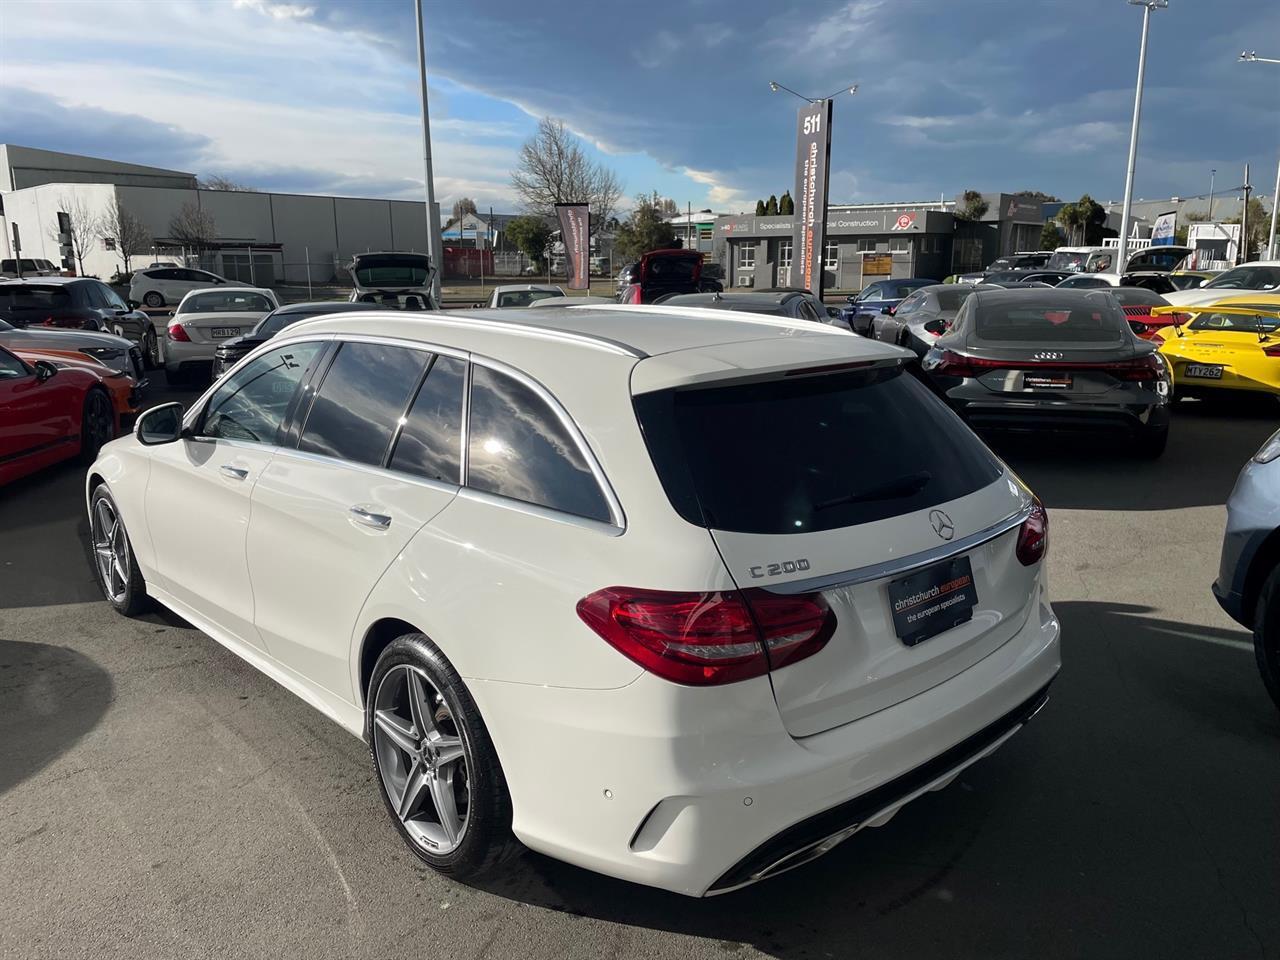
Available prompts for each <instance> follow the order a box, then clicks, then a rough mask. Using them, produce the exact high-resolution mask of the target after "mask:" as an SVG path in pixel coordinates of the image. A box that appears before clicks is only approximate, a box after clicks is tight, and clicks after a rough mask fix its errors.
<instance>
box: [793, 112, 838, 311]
mask: <svg viewBox="0 0 1280 960" xmlns="http://www.w3.org/2000/svg"><path fill="white" fill-rule="evenodd" d="M830 165H831V101H830V100H819V101H818V102H817V103H810V104H807V105H806V106H804V107H801V108H800V112H799V115H798V117H797V124H796V193H795V196H796V219H795V227H794V230H795V234H794V237H793V240H792V250H794V251H795V253H794V256H793V258H792V267H791V286H793V287H803V288H804V289H805V290H809V291H811V292H813V293H814V294H816V295H817V296H819V297H821V296H822V287H823V281H824V279H825V278H824V277H823V274H822V264H823V248H824V247H825V245H826V241H827V174H828V170H829V168H830Z"/></svg>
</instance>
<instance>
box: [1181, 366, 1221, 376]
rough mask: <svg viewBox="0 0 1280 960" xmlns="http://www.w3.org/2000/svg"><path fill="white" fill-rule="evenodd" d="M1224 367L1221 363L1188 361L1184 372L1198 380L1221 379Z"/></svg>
mask: <svg viewBox="0 0 1280 960" xmlns="http://www.w3.org/2000/svg"><path fill="white" fill-rule="evenodd" d="M1224 369H1225V367H1224V366H1223V364H1221V363H1188V364H1187V366H1186V368H1185V369H1184V370H1183V374H1184V375H1185V376H1187V377H1191V378H1193V379H1196V380H1221V379H1222V371H1223V370H1224Z"/></svg>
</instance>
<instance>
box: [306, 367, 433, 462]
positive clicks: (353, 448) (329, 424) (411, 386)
mask: <svg viewBox="0 0 1280 960" xmlns="http://www.w3.org/2000/svg"><path fill="white" fill-rule="evenodd" d="M430 359H431V355H430V354H429V353H424V352H423V351H421V350H409V349H406V348H405V347H390V346H386V345H383V344H378V343H344V344H343V345H342V347H341V349H339V350H338V356H337V358H336V359H335V360H334V361H333V363H332V364H331V365H330V367H329V370H328V372H327V373H326V374H325V375H324V382H323V383H321V384H320V390H319V392H318V393H317V394H316V399H315V401H314V402H313V403H312V405H311V412H310V413H309V414H308V415H307V422H306V426H305V427H303V430H302V438H301V439H300V440H299V441H298V449H299V450H305V451H307V452H308V453H319V454H323V455H324V456H326V457H340V458H341V459H343V460H350V461H352V462H354V463H366V464H369V465H371V466H381V465H382V461H383V458H384V457H385V456H386V453H387V444H388V443H390V442H391V435H392V434H393V433H394V432H395V429H396V424H397V422H398V421H399V419H400V417H401V415H402V414H403V413H404V409H405V407H407V406H408V405H409V398H410V396H412V395H413V391H414V390H415V389H417V386H418V381H419V380H421V379H422V373H423V371H424V370H426V368H427V361H428V360H430Z"/></svg>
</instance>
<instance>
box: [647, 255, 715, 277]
mask: <svg viewBox="0 0 1280 960" xmlns="http://www.w3.org/2000/svg"><path fill="white" fill-rule="evenodd" d="M701 262H702V261H701V260H700V259H698V258H695V257H654V258H653V259H652V260H650V261H649V266H648V275H647V277H646V279H648V280H660V281H667V280H692V279H693V274H694V271H696V270H697V268H698V265H699V264H700V263H701Z"/></svg>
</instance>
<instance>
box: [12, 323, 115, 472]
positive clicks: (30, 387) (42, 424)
mask: <svg viewBox="0 0 1280 960" xmlns="http://www.w3.org/2000/svg"><path fill="white" fill-rule="evenodd" d="M110 373H111V371H109V370H107V369H106V368H105V367H104V368H102V370H101V372H99V371H97V370H95V369H93V368H92V366H91V364H90V363H83V364H80V363H71V362H68V363H66V364H65V365H63V364H60V363H54V362H52V360H46V359H38V360H35V361H34V362H28V361H27V360H24V359H23V358H22V357H19V356H18V355H17V354H16V353H13V352H12V351H9V350H6V349H4V348H3V347H0V484H5V483H8V482H10V481H12V480H16V479H18V478H19V477H24V476H26V475H27V474H29V473H34V472H35V471H37V470H39V469H41V468H43V467H47V466H50V465H51V464H54V463H57V462H59V461H61V460H67V459H70V458H71V457H75V456H79V457H80V458H81V459H82V460H83V461H84V462H85V463H91V462H93V460H94V458H95V457H97V455H98V450H99V449H101V447H102V445H103V444H104V443H106V442H107V441H108V440H111V439H112V438H113V437H115V435H116V431H117V428H118V425H119V416H118V415H117V413H116V410H115V409H114V407H113V401H112V389H111V387H110V386H108V384H107V382H106V380H107V377H106V376H104V375H110ZM121 376H123V375H121ZM130 382H132V381H130ZM113 386H114V385H113Z"/></svg>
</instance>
